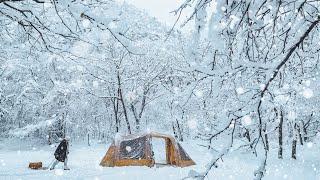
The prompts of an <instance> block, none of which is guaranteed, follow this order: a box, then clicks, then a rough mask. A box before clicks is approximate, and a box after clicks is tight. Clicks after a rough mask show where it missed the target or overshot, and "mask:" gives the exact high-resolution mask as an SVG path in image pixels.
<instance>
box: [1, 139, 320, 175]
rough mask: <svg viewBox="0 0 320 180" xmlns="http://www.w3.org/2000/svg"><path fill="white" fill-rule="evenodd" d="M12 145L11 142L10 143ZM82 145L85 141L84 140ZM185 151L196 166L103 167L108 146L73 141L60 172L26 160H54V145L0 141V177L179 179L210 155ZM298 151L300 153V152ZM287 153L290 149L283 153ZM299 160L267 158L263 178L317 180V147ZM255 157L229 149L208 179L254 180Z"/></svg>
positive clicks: (191, 146) (190, 147)
mask: <svg viewBox="0 0 320 180" xmlns="http://www.w3.org/2000/svg"><path fill="white" fill-rule="evenodd" d="M13 144H14V145H13ZM84 144H85V143H84ZM5 145H6V146H5ZM183 146H184V148H185V150H186V151H187V152H188V153H189V155H190V156H191V157H192V158H193V159H194V161H195V162H196V163H197V165H195V166H192V167H187V168H176V167H161V168H149V167H117V168H102V167H100V166H99V162H100V160H101V158H102V157H103V156H104V154H105V152H106V150H107V148H108V145H102V144H95V145H92V146H90V147H88V146H86V145H80V144H73V145H72V146H71V150H70V157H69V166H70V168H71V170H70V171H63V170H62V168H63V165H62V164H59V165H58V167H57V169H56V170H53V171H50V170H30V169H28V163H29V162H31V161H42V162H44V165H48V164H50V162H51V161H52V160H53V152H54V150H55V147H50V146H45V147H35V146H33V145H32V143H30V144H28V145H19V144H17V143H15V142H12V144H8V142H2V143H1V142H0V179H1V180H7V179H8V180H11V179H12V180H18V179H22V180H25V179H92V180H98V179H105V180H106V179H110V180H113V179H114V180H178V179H182V178H184V177H186V176H187V175H188V171H189V170H191V169H195V170H198V171H201V170H203V169H204V168H205V165H206V164H207V163H208V162H209V160H210V159H211V157H212V156H214V155H212V154H211V153H209V152H208V150H207V149H206V148H204V147H201V146H199V145H198V144H197V142H189V143H183ZM299 152H300V153H299ZM272 153H276V151H271V154H270V158H271V157H276V155H275V154H272ZM284 153H285V155H288V154H289V152H284ZM298 153H299V154H298V160H291V159H289V158H288V157H286V158H285V159H284V160H282V161H280V160H277V159H274V158H272V159H269V161H268V167H267V175H266V177H265V178H264V179H266V180H278V179H288V180H319V179H320V173H319V171H318V170H319V169H320V161H319V160H320V156H319V155H320V147H319V145H316V144H313V145H311V144H309V145H308V146H305V149H298ZM258 164H259V162H258V161H257V159H256V158H255V157H254V156H252V155H250V154H248V153H243V152H240V151H234V152H231V154H230V155H228V156H225V157H224V158H223V163H219V167H218V168H217V169H213V170H212V171H211V172H210V174H209V177H208V178H207V179H210V180H211V179H214V180H224V179H234V180H248V179H253V172H254V170H255V169H256V167H257V166H258Z"/></svg>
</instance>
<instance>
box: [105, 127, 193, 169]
mask: <svg viewBox="0 0 320 180" xmlns="http://www.w3.org/2000/svg"><path fill="white" fill-rule="evenodd" d="M152 138H161V139H164V140H165V152H166V165H172V166H178V167H186V166H191V165H195V162H194V161H193V160H192V159H191V158H190V156H189V155H188V154H187V153H186V152H185V150H184V149H183V148H182V146H181V145H180V144H179V143H177V142H176V141H175V139H174V138H173V137H172V136H169V135H165V134H160V133H155V132H151V133H144V134H136V135H129V136H124V137H121V138H115V140H114V142H113V143H112V144H111V146H110V147H109V150H108V151H107V153H106V155H105V156H104V157H103V159H102V161H101V162H100V165H101V166H104V167H114V166H149V167H152V166H154V165H155V164H157V163H156V162H155V159H154V156H153V154H154V153H153V151H152V149H153V148H152V142H151V139H152Z"/></svg>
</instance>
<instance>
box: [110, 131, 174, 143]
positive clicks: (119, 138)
mask: <svg viewBox="0 0 320 180" xmlns="http://www.w3.org/2000/svg"><path fill="white" fill-rule="evenodd" d="M144 136H151V137H157V138H168V139H171V140H174V138H173V137H172V136H170V135H167V134H162V133H158V132H153V131H151V132H142V133H137V134H130V135H119V134H117V135H116V136H115V139H114V141H115V144H119V143H120V142H122V141H127V140H132V139H137V138H139V137H144Z"/></svg>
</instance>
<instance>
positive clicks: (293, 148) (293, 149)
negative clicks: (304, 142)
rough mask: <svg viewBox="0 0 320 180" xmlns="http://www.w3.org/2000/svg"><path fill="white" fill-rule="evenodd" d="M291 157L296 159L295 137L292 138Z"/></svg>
mask: <svg viewBox="0 0 320 180" xmlns="http://www.w3.org/2000/svg"><path fill="white" fill-rule="evenodd" d="M291 157H292V158H293V159H297V139H296V138H293V141H292V151H291Z"/></svg>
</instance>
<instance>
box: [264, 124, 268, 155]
mask: <svg viewBox="0 0 320 180" xmlns="http://www.w3.org/2000/svg"><path fill="white" fill-rule="evenodd" d="M266 131H267V125H264V128H263V133H264V138H265V142H266V150H267V151H269V139H268V134H267V133H266Z"/></svg>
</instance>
